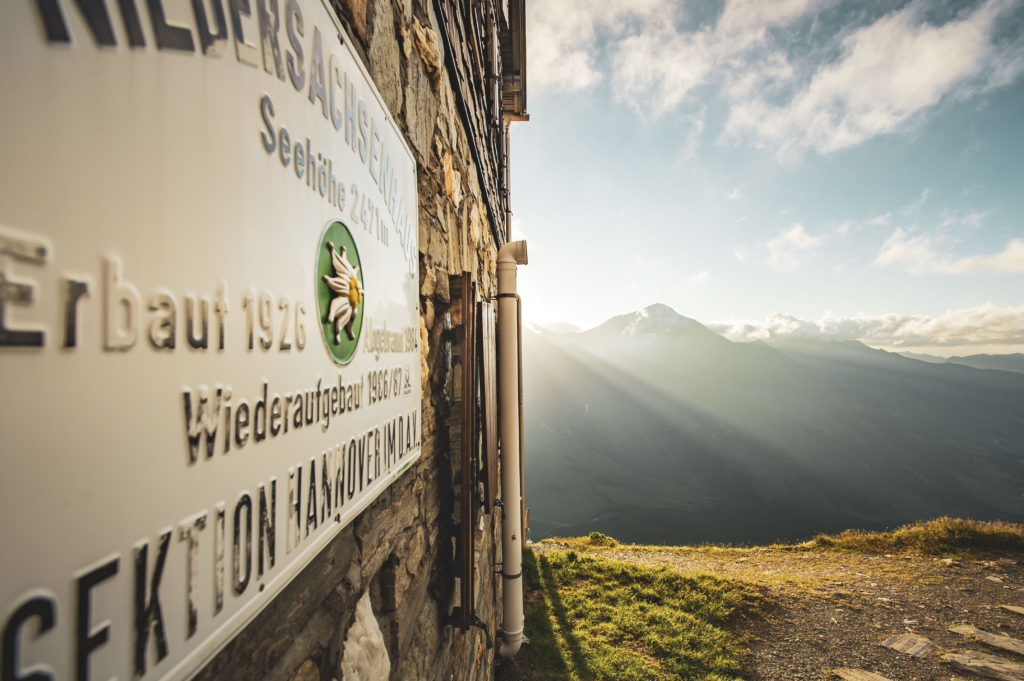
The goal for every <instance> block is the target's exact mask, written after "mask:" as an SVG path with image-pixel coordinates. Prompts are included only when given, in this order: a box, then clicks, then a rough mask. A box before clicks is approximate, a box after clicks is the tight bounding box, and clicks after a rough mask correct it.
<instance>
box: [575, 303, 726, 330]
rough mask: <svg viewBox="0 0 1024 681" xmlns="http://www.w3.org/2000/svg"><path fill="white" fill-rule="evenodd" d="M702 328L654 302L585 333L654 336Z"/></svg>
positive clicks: (666, 306)
mask: <svg viewBox="0 0 1024 681" xmlns="http://www.w3.org/2000/svg"><path fill="white" fill-rule="evenodd" d="M703 328H704V327H703V326H702V325H701V324H700V322H697V321H695V320H693V319H690V318H689V317H684V316H683V315H681V314H679V313H678V312H676V311H675V310H673V309H672V308H671V307H669V306H668V305H664V304H662V303H655V304H654V305H648V306H647V307H645V308H644V309H642V310H637V311H636V312H630V313H629V314H624V315H618V316H616V317H612V318H611V319H609V320H608V321H606V322H605V323H604V324H601V325H600V326H598V327H596V328H594V329H591V330H590V332H587V333H588V334H590V335H594V334H596V335H598V336H608V335H610V336H612V337H638V336H656V335H661V334H664V333H666V332H673V331H677V330H680V329H687V330H689V329H703ZM591 332H593V333H591ZM709 333H710V332H709Z"/></svg>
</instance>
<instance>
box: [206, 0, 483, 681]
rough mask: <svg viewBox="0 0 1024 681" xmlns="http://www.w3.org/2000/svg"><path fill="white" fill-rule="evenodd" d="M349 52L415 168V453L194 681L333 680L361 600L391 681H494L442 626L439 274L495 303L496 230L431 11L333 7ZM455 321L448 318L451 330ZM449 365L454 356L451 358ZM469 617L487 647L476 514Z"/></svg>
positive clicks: (445, 308)
mask: <svg viewBox="0 0 1024 681" xmlns="http://www.w3.org/2000/svg"><path fill="white" fill-rule="evenodd" d="M334 2H335V8H336V10H337V12H338V15H339V17H340V18H341V20H342V22H343V23H344V24H345V25H346V27H347V29H348V31H349V35H350V36H351V37H352V38H353V40H354V41H355V43H356V50H357V52H358V53H359V54H360V56H361V57H362V59H363V61H364V63H365V64H366V65H367V68H368V69H369V72H370V74H371V75H372V77H373V79H374V81H375V83H376V85H377V88H378V89H379V90H380V92H381V94H382V96H383V98H384V101H385V102H386V103H387V105H388V107H389V109H390V111H391V113H392V114H393V115H394V116H395V118H396V120H397V121H398V124H399V126H400V127H401V128H402V129H403V131H404V132H405V135H406V139H407V141H408V142H409V145H410V147H411V148H412V150H413V153H414V155H415V157H416V162H417V167H418V175H419V177H418V181H419V249H420V292H421V298H420V305H421V315H420V336H421V345H422V348H421V352H422V355H421V356H422V375H423V382H422V385H423V394H422V456H421V458H420V459H419V460H418V461H417V463H416V464H415V465H414V466H413V467H412V468H411V469H410V470H408V471H406V472H405V473H404V474H403V475H402V477H400V478H399V479H398V480H397V481H396V482H395V483H394V484H393V485H392V486H391V487H390V488H389V489H388V490H387V491H385V492H384V493H383V494H382V495H381V496H380V497H379V498H378V499H377V500H376V501H375V502H374V503H373V504H372V505H371V506H370V507H369V508H367V509H366V510H365V511H364V512H363V513H362V514H361V515H359V516H358V517H357V518H356V519H355V521H354V522H353V523H352V524H351V525H350V526H349V527H348V528H346V529H345V530H343V531H342V532H341V533H340V534H339V535H338V536H337V537H336V538H335V539H334V540H333V542H332V543H331V544H330V545H329V546H328V547H327V548H325V549H324V551H323V552H322V553H321V554H320V555H319V556H318V557H317V558H315V559H314V560H313V561H312V562H311V563H310V565H309V566H307V567H306V568H305V570H304V571H303V572H302V573H301V574H300V575H299V576H298V577H297V578H296V579H295V580H294V581H293V582H292V583H291V584H290V585H289V586H288V587H287V588H286V589H285V590H284V591H283V592H282V593H281V594H280V595H279V596H278V597H277V598H276V599H274V601H272V602H271V603H270V604H269V605H268V606H267V607H266V608H265V609H264V610H263V611H262V612H261V613H260V614H259V615H258V616H257V618H256V619H255V620H254V621H253V623H252V624H250V625H249V626H248V627H247V628H246V629H245V630H244V631H242V632H241V633H240V634H239V635H238V636H237V637H236V638H235V639H234V640H233V641H232V642H231V643H229V644H228V645H227V646H226V647H225V648H224V649H223V650H222V651H221V652H220V653H219V654H218V655H217V656H216V657H215V658H214V659H213V660H212V661H211V662H210V663H209V664H208V665H207V666H206V667H205V668H204V669H203V670H202V671H201V672H200V673H199V674H198V675H197V677H196V678H197V679H202V680H203V681H205V680H207V679H264V680H265V681H289V680H293V681H299V680H301V681H310V680H312V681H318V680H320V679H323V680H324V681H331V680H332V679H338V681H343V680H342V678H341V676H342V675H341V671H340V666H339V665H340V661H341V657H342V655H343V650H342V648H343V643H344V641H345V637H346V634H347V631H348V628H349V626H350V625H351V623H352V621H353V618H354V613H355V605H356V602H357V601H358V600H359V598H360V597H361V596H362V595H363V594H364V593H366V592H367V591H369V593H370V597H371V602H372V606H373V611H374V614H375V616H376V618H377V621H378V623H379V625H380V628H381V630H382V633H383V635H384V640H385V642H386V645H387V650H388V656H389V658H390V660H391V676H390V678H391V679H396V680H397V679H401V680H402V681H412V680H414V679H428V680H435V679H436V680H438V681H440V680H441V679H467V680H476V679H490V678H493V675H494V674H493V671H494V650H493V649H488V647H487V636H486V635H485V633H484V632H483V631H482V630H481V629H479V628H473V629H471V630H470V631H468V632H462V631H460V630H459V629H458V627H457V626H451V625H449V624H448V623H447V620H448V618H449V615H450V613H451V611H452V608H453V607H455V606H457V605H459V603H458V598H459V590H458V580H457V578H456V575H455V571H456V568H455V565H456V556H455V550H456V548H455V547H456V536H457V532H458V523H459V521H460V518H459V517H458V516H459V503H458V501H459V500H458V498H457V493H458V492H459V490H458V489H457V487H456V485H455V484H454V483H455V480H457V476H458V473H459V464H460V461H459V458H458V455H457V454H456V455H454V456H453V452H458V443H457V442H456V443H453V442H452V441H451V437H450V435H449V418H450V417H451V405H452V403H453V399H454V398H455V395H454V390H455V387H456V384H457V380H456V379H457V374H458V369H459V367H458V366H457V365H455V366H453V356H455V357H456V358H457V357H458V356H459V353H458V352H455V353H453V348H452V344H453V342H454V339H455V334H454V333H453V324H452V322H453V320H452V316H451V313H450V310H449V307H450V303H451V296H450V286H449V277H450V276H452V277H454V276H456V275H460V274H461V273H462V272H463V271H470V272H472V273H473V278H474V279H475V280H476V282H477V286H478V289H479V292H480V295H481V296H482V297H484V298H489V297H491V296H493V295H495V294H496V283H495V256H496V251H495V246H494V244H495V238H494V234H495V230H494V226H493V225H492V224H491V223H490V221H489V220H488V217H487V210H486V209H485V205H484V203H483V198H482V196H481V191H480V187H479V181H478V178H477V170H476V168H475V167H474V166H473V162H472V157H471V154H470V153H469V144H468V140H467V137H466V131H465V129H464V127H463V124H462V122H461V121H460V118H459V114H458V108H457V105H456V101H455V94H454V93H453V91H452V88H451V84H450V81H449V78H448V75H447V73H446V70H445V66H444V64H445V55H444V49H443V44H442V41H441V39H440V37H439V27H438V24H437V18H436V16H435V14H434V8H433V6H432V4H431V2H430V1H429V0H334ZM455 323H456V324H457V323H458V320H457V319H456V320H455ZM456 361H457V359H456ZM474 506H475V508H477V510H476V512H475V517H474V518H473V526H474V529H475V533H474V534H475V536H476V550H477V559H476V561H475V564H476V566H477V575H476V580H475V583H476V606H477V614H478V615H479V616H480V617H481V619H483V620H484V621H486V622H487V623H488V626H489V628H490V632H489V633H490V637H491V638H492V639H493V637H494V634H495V632H496V629H497V626H498V622H499V620H500V612H499V610H500V604H499V601H500V588H501V587H500V581H499V580H497V579H496V578H495V577H494V571H495V560H496V559H498V553H499V552H500V547H498V546H496V544H497V543H498V541H497V538H498V537H499V536H500V535H499V534H498V532H497V527H496V525H495V523H496V522H497V520H496V519H495V518H493V517H492V516H491V515H484V514H483V513H482V510H481V509H480V505H479V504H474Z"/></svg>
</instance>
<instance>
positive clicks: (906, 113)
mask: <svg viewBox="0 0 1024 681" xmlns="http://www.w3.org/2000/svg"><path fill="white" fill-rule="evenodd" d="M1016 5H1017V3H1016V2H1015V0H987V1H986V2H984V3H982V4H981V5H980V6H979V7H978V8H977V9H976V10H975V11H974V12H972V13H970V14H967V15H966V16H961V17H959V18H957V19H954V20H952V21H949V22H947V23H945V24H943V25H933V24H930V23H928V22H927V20H926V18H925V15H926V10H927V9H928V7H927V6H926V4H925V3H924V2H921V1H920V0H919V1H917V2H912V3H911V4H909V5H907V6H906V7H905V8H903V9H902V10H899V11H897V12H893V13H891V14H888V15H886V16H884V17H882V18H880V19H879V20H877V21H876V22H874V23H872V24H870V25H868V26H864V27H862V28H860V29H858V30H855V31H853V32H852V33H850V34H849V35H847V36H845V37H844V38H842V52H843V56H842V57H841V58H840V59H839V60H838V61H837V62H835V63H831V64H824V65H822V66H820V67H819V68H818V69H817V70H816V71H815V72H814V75H813V76H812V77H811V79H810V82H809V83H808V84H807V85H806V87H803V88H801V89H799V90H798V91H797V92H796V94H794V96H793V97H792V99H790V101H789V102H788V103H786V104H784V105H781V106H775V105H772V104H770V103H769V101H768V98H767V97H766V96H765V94H767V93H760V94H755V95H754V96H752V97H750V98H748V99H745V100H743V101H738V102H736V103H735V104H734V105H733V107H732V110H731V112H730V115H729V119H728V121H727V123H726V129H725V133H724V138H725V139H746V140H749V141H751V142H753V143H754V144H755V145H757V146H759V147H762V148H764V149H766V150H769V151H773V152H775V153H776V154H777V155H778V156H779V157H780V158H783V159H784V158H787V157H794V156H799V155H800V154H801V153H802V152H804V151H806V150H808V149H814V150H815V151H817V152H819V153H822V154H828V153H831V152H834V151H837V150H839V149H845V148H847V147H851V146H854V145H857V144H860V143H862V142H864V141H865V140H867V139H870V138H872V137H875V136H877V135H882V134H887V133H893V132H897V131H900V130H902V129H904V128H906V127H908V126H911V125H913V124H914V123H915V122H917V121H918V120H919V119H920V117H921V115H922V114H923V113H924V112H925V111H927V110H928V109H930V108H931V107H934V106H935V105H936V104H938V103H939V102H940V101H941V100H942V99H943V98H944V97H965V96H968V95H970V94H973V93H974V92H976V91H979V90H984V89H987V88H990V87H996V86H999V85H1003V84H1005V83H1006V82H1009V81H1010V80H1012V79H1013V78H1015V77H1016V76H1017V75H1018V74H1019V72H1020V70H1021V67H1022V63H1021V50H1020V47H1019V46H1017V47H1016V48H1015V49H1011V50H1004V49H997V48H996V46H995V45H994V39H995V33H996V30H997V28H998V27H999V25H1000V19H1001V18H1002V17H1003V16H1004V15H1005V14H1006V13H1007V12H1008V11H1009V10H1011V9H1013V8H1014V7H1015V6H1016Z"/></svg>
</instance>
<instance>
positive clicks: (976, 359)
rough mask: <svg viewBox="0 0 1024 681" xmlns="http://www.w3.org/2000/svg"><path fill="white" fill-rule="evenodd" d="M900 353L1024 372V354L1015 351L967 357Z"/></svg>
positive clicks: (934, 361) (933, 359) (935, 362)
mask: <svg viewBox="0 0 1024 681" xmlns="http://www.w3.org/2000/svg"><path fill="white" fill-rule="evenodd" d="M899 354H900V355H903V356H904V357H909V358H910V359H917V360H921V361H922V362H930V363H932V364H962V365H964V366H968V367H972V368H974V369H994V370H997V371H1014V372H1017V373H1024V354H1021V353H1019V352H1015V353H1013V354H1006V355H968V356H966V357H948V358H947V357H936V356H934V355H922V354H919V353H915V352H901V353H899Z"/></svg>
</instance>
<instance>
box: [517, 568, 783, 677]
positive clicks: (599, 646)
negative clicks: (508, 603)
mask: <svg viewBox="0 0 1024 681" xmlns="http://www.w3.org/2000/svg"><path fill="white" fill-rule="evenodd" d="M524 573H525V574H524V577H525V579H526V588H527V591H528V602H527V612H526V629H527V631H528V632H529V636H530V639H531V642H530V644H529V645H527V646H526V647H525V648H524V649H523V651H522V653H521V654H520V655H521V660H520V661H521V663H522V664H523V665H524V666H525V667H526V668H527V669H529V670H531V672H532V678H533V679H537V680H540V679H543V680H545V681H547V680H549V679H550V680H552V681H554V680H555V679H559V680H561V679H573V680H579V681H583V680H589V679H594V680H605V679H607V680H609V681H612V680H615V681H641V680H644V681H646V680H648V679H651V680H655V679H657V680H662V679H664V680H669V679H694V680H697V679H700V680H704V681H720V680H725V679H736V678H739V677H740V676H741V675H742V673H743V658H744V646H743V644H742V642H741V641H740V640H738V639H737V637H736V636H735V635H734V634H732V633H730V632H729V631H727V630H726V629H725V625H726V623H727V622H728V621H729V620H730V618H732V617H733V616H735V615H736V614H738V613H754V612H757V611H758V609H759V608H761V607H763V605H764V599H763V598H762V597H761V596H760V595H758V594H757V592H756V591H755V590H754V589H753V588H751V587H749V586H745V585H742V584H740V583H737V582H734V581H731V580H726V579H722V578H720V577H715V576H713V575H707V574H689V575H684V574H680V573H678V572H676V571H673V570H668V569H662V568H649V567H644V566H639V565H633V564H629V563H622V562H618V561H611V560H605V559H602V558H595V557H592V556H587V555H583V554H579V553H577V552H576V551H572V550H570V551H558V552H552V553H549V554H547V555H546V556H537V555H536V554H534V553H533V552H531V551H526V552H525V554H524Z"/></svg>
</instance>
